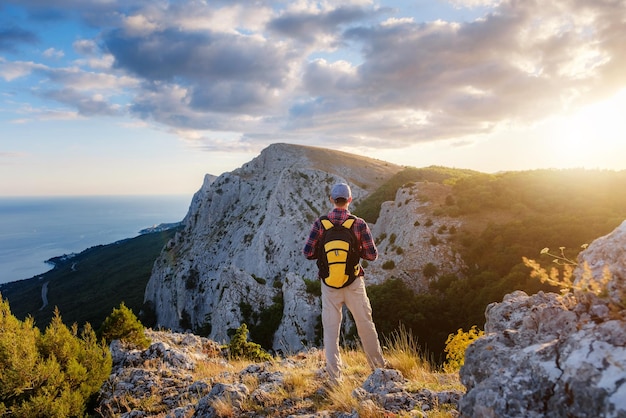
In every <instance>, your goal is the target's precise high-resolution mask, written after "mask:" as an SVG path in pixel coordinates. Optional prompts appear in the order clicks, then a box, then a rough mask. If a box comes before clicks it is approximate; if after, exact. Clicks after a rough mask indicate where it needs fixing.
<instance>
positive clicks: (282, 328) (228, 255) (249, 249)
mask: <svg viewBox="0 0 626 418" xmlns="http://www.w3.org/2000/svg"><path fill="white" fill-rule="evenodd" d="M401 169H402V167H400V166H396V165H393V164H390V163H388V162H384V161H380V160H376V159H371V158H366V157H361V156H357V155H353V154H349V153H344V152H338V151H331V150H327V149H322V148H314V147H306V146H296V145H287V144H274V145H271V146H269V147H268V148H266V149H265V150H263V151H262V152H261V154H260V155H259V156H258V157H257V158H255V159H253V160H252V161H250V162H249V163H246V164H244V165H243V166H242V167H240V168H238V169H237V170H234V171H232V172H229V173H224V174H222V175H220V176H219V177H214V176H209V175H207V176H206V178H205V181H204V183H203V185H202V187H201V188H200V190H199V191H198V192H197V193H196V194H195V195H194V197H193V199H192V202H191V204H190V208H189V212H188V213H187V215H186V217H185V219H184V220H183V223H184V229H183V231H182V232H179V233H178V234H177V235H176V237H175V238H174V239H173V240H172V241H171V242H169V243H168V244H167V245H166V246H165V248H164V249H163V251H162V253H161V255H160V257H159V258H158V259H157V260H156V262H155V264H154V268H153V271H152V275H151V278H150V281H149V283H148V285H147V287H146V292H145V301H146V305H147V306H152V308H153V309H154V313H155V315H156V318H157V320H156V325H157V326H158V327H165V328H168V329H172V330H175V331H185V330H192V331H194V332H197V333H201V334H202V335H206V336H208V337H209V338H211V339H212V340H214V341H218V342H227V341H228V340H229V335H230V333H232V331H233V330H235V329H237V328H238V327H239V326H240V325H241V324H242V323H244V322H246V323H248V324H249V325H250V324H251V323H253V322H254V321H255V318H257V319H258V318H260V317H262V316H263V315H264V313H265V312H271V311H272V309H273V307H274V306H275V305H276V304H277V302H276V301H277V300H278V301H280V305H281V306H280V308H281V313H280V317H279V318H278V321H279V324H278V326H277V329H276V330H275V332H274V334H273V336H271V335H270V338H271V341H270V342H269V344H268V343H267V342H266V343H265V346H270V345H271V346H272V347H273V349H274V350H276V351H279V350H280V351H283V352H297V351H300V350H303V349H306V348H308V347H311V346H312V345H314V341H315V339H316V334H315V333H316V326H318V323H319V317H320V312H321V309H320V301H319V297H316V296H314V295H312V294H310V293H308V292H307V287H306V282H305V280H311V281H315V280H317V268H316V266H315V262H313V261H309V260H306V259H305V258H304V257H303V256H302V247H303V246H304V242H305V240H306V236H307V234H308V232H309V230H310V226H311V223H312V222H313V221H314V220H315V219H316V217H318V216H319V215H322V214H325V213H326V212H327V211H329V210H330V209H331V208H332V206H331V204H330V202H329V199H328V196H329V195H330V188H331V187H332V185H333V184H335V183H337V182H347V183H348V184H350V185H351V188H352V194H353V199H354V200H353V204H352V205H351V209H352V210H354V209H358V206H359V203H360V202H362V201H363V199H365V198H366V197H367V196H368V195H369V194H370V193H372V192H373V191H375V190H376V189H378V188H379V186H380V185H381V184H383V183H384V182H385V181H387V180H388V179H389V178H390V177H391V176H393V175H394V174H396V173H397V172H399V171H400V170H401ZM438 186H442V185H428V184H416V185H410V186H409V185H408V186H407V187H404V188H401V189H400V190H399V191H398V194H397V197H396V202H388V203H385V204H384V207H383V208H382V210H381V216H380V219H379V221H378V222H377V223H376V224H375V225H372V232H373V233H374V234H375V236H377V237H380V236H385V235H387V236H389V235H394V238H395V242H390V240H389V239H387V240H386V241H382V242H381V243H380V244H379V250H380V252H381V253H382V254H384V257H381V259H384V260H385V261H389V260H392V261H395V262H396V264H400V263H402V262H404V263H405V264H404V267H405V268H404V269H403V270H402V272H396V271H393V270H383V269H382V261H381V260H378V261H375V262H372V263H369V265H368V267H367V269H366V270H367V271H368V273H367V276H366V280H367V283H368V284H373V283H378V282H380V281H382V280H385V279H386V278H388V277H390V276H392V275H396V276H402V275H403V274H404V275H406V273H405V272H406V271H414V272H420V271H421V270H423V267H424V265H426V264H427V263H434V264H435V265H436V266H437V267H438V269H439V270H438V271H440V272H441V273H448V272H458V271H460V270H461V268H462V260H461V258H460V257H459V256H458V255H457V254H456V253H454V251H452V249H451V248H450V247H449V245H447V243H442V244H441V245H439V246H437V247H436V248H434V247H433V246H432V245H429V244H428V239H429V238H430V236H431V233H430V232H429V231H427V230H425V229H423V228H422V229H419V228H414V227H413V228H406V225H407V222H410V225H413V224H414V223H416V222H417V221H418V219H419V217H420V216H422V215H420V208H421V207H425V206H428V204H429V203H428V202H420V201H419V200H418V199H412V198H411V199H410V198H409V197H410V195H417V193H418V191H419V190H418V189H419V188H420V187H438ZM405 202H406V204H405ZM421 222H422V223H424V222H425V219H421ZM435 222H437V220H435ZM434 228H436V226H434ZM416 234H417V235H419V234H423V235H424V236H417V235H416ZM409 242H411V244H410V245H409V244H408V243H409ZM413 242H416V243H417V244H416V245H415V246H414V245H413V244H412V243H413ZM399 245H405V248H406V249H407V250H406V251H405V252H404V253H402V254H400V253H399V252H395V251H394V250H396V249H397V247H398V246H399ZM415 275H416V276H418V275H419V274H418V273H415ZM412 286H413V287H415V288H420V283H419V280H417V281H416V280H413V283H412ZM421 286H422V287H424V285H423V284H422V285H421ZM200 331H201V332H200Z"/></svg>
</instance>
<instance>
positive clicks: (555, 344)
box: [459, 222, 626, 418]
mask: <svg viewBox="0 0 626 418" xmlns="http://www.w3.org/2000/svg"><path fill="white" fill-rule="evenodd" d="M625 247H626V222H624V223H622V225H620V226H619V227H618V228H617V229H616V230H615V231H613V232H612V233H611V234H609V235H607V236H605V237H602V238H599V239H597V240H595V241H594V242H593V243H591V245H589V247H588V248H587V249H586V250H584V251H583V252H581V254H580V255H579V257H578V260H577V265H578V267H577V268H576V269H575V271H574V275H575V280H574V284H575V286H576V287H579V286H580V285H581V284H584V283H588V282H590V281H591V282H595V283H600V284H601V285H602V287H603V289H604V291H603V292H599V294H595V293H592V292H585V291H582V290H580V289H573V290H572V292H570V293H566V294H555V293H543V292H539V293H537V294H535V295H530V296H529V295H527V294H526V293H524V292H521V291H518V292H514V293H512V294H509V295H506V296H505V297H504V299H503V301H502V302H501V303H492V304H490V305H489V306H488V307H487V309H486V314H485V315H486V324H485V336H483V337H482V338H480V339H478V340H476V341H475V342H474V343H473V344H472V345H470V346H469V347H468V349H467V351H466V353H465V365H464V366H463V367H462V368H461V371H460V377H461V382H462V383H463V385H465V387H466V388H467V393H466V394H465V395H464V396H463V397H462V399H461V401H460V404H459V412H460V414H461V416H463V417H530V418H532V417H545V416H550V417H581V418H582V417H626V318H625V317H626V315H625V312H624V308H625V306H624V301H626V298H624V295H626V283H625V280H624V278H625V277H626V274H625V272H626V256H625V252H624V248H625ZM580 287H582V286H580Z"/></svg>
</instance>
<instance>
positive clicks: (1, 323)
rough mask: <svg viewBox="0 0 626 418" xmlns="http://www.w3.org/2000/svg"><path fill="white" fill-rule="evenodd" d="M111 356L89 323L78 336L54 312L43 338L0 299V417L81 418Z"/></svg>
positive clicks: (106, 374) (108, 369) (106, 371)
mask: <svg viewBox="0 0 626 418" xmlns="http://www.w3.org/2000/svg"><path fill="white" fill-rule="evenodd" d="M111 366H112V361H111V353H110V352H109V350H108V348H107V347H106V346H105V345H104V344H102V343H99V342H98V341H97V339H96V335H95V333H94V331H93V329H92V328H91V326H90V325H89V324H87V325H86V326H85V327H84V329H83V331H82V332H81V333H80V336H78V326H77V325H76V324H75V325H74V326H72V328H71V329H68V328H67V327H66V326H65V325H64V324H63V321H62V320H61V316H60V315H59V311H58V309H55V312H54V317H53V318H52V321H51V322H50V325H49V326H48V327H47V328H46V330H45V332H44V333H43V334H42V333H41V331H39V329H38V328H36V327H35V326H34V322H33V320H32V319H31V318H27V319H26V320H25V321H24V322H21V321H20V320H18V319H17V318H16V317H14V316H13V315H12V314H11V311H10V309H9V304H8V302H7V301H5V300H3V299H2V298H1V296H0V370H2V374H1V375H0V415H3V416H4V415H7V416H23V417H43V416H45V417H76V416H84V415H85V412H86V405H87V403H88V402H89V400H90V399H91V398H92V397H93V396H95V395H96V394H97V393H98V390H99V389H100V386H102V383H104V381H105V380H106V379H107V378H108V377H109V374H110V373H111Z"/></svg>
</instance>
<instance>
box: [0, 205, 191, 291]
mask: <svg viewBox="0 0 626 418" xmlns="http://www.w3.org/2000/svg"><path fill="white" fill-rule="evenodd" d="M190 203H191V196H182V195H176V196H89V197H0V283H7V282H12V281H17V280H22V279H29V278H31V277H34V276H36V275H38V274H42V273H45V272H46V271H48V270H50V269H51V268H52V266H51V265H50V264H47V263H46V260H49V259H51V258H53V257H57V256H61V255H65V254H72V253H79V252H81V251H83V250H85V249H87V248H90V247H93V246H95V245H102V244H110V243H113V242H115V241H119V240H121V239H125V238H133V237H136V236H138V235H139V231H141V230H142V229H144V228H149V227H152V226H155V225H158V224H161V223H173V222H179V221H181V220H182V219H183V218H184V217H185V214H186V213H187V210H188V208H189V204H190Z"/></svg>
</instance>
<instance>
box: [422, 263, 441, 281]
mask: <svg viewBox="0 0 626 418" xmlns="http://www.w3.org/2000/svg"><path fill="white" fill-rule="evenodd" d="M437 272H438V269H437V266H436V265H434V264H433V263H428V264H426V265H425V266H424V269H423V270H422V273H423V274H424V277H428V278H431V277H435V276H436V275H437Z"/></svg>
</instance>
